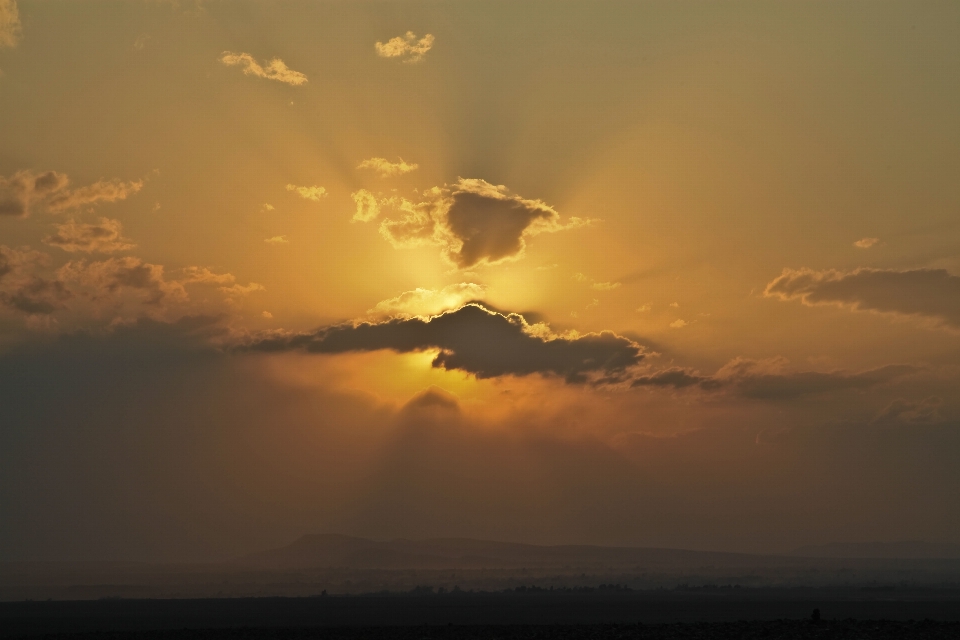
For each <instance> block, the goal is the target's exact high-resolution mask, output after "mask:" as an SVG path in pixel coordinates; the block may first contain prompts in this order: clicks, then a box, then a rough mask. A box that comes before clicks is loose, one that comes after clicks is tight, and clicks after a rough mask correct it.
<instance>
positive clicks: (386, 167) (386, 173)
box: [357, 158, 420, 178]
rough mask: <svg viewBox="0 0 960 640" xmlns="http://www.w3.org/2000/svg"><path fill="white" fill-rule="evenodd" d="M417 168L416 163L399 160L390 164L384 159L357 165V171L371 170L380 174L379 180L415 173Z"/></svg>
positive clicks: (365, 161) (375, 159) (374, 159)
mask: <svg viewBox="0 0 960 640" xmlns="http://www.w3.org/2000/svg"><path fill="white" fill-rule="evenodd" d="M419 166H420V165H418V164H416V163H408V162H404V160H403V158H400V162H390V161H389V160H387V159H386V158H370V159H369V160H364V161H363V162H361V163H360V164H358V165H357V169H372V170H374V171H376V172H377V173H378V174H380V177H381V178H392V177H394V176H402V175H403V174H405V173H410V172H411V171H416V170H417V169H418V168H419Z"/></svg>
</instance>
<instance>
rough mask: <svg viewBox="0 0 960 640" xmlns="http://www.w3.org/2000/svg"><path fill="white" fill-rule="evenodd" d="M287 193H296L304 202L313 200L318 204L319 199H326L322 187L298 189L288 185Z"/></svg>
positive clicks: (325, 191)
mask: <svg viewBox="0 0 960 640" xmlns="http://www.w3.org/2000/svg"><path fill="white" fill-rule="evenodd" d="M287 191H296V192H297V193H298V194H299V195H300V197H301V198H303V199H304V200H313V201H314V202H320V198H326V197H327V190H326V189H325V188H324V187H318V186H316V185H314V186H312V187H298V186H297V185H295V184H288V185H287Z"/></svg>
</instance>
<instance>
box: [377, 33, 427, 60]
mask: <svg viewBox="0 0 960 640" xmlns="http://www.w3.org/2000/svg"><path fill="white" fill-rule="evenodd" d="M431 47H433V36H432V35H430V34H429V33H428V34H427V35H425V36H423V37H422V38H420V39H419V40H417V36H416V34H415V33H414V32H413V31H407V32H406V33H405V34H403V35H402V36H397V37H396V38H391V39H389V40H387V42H386V43H383V42H377V43H376V44H375V45H374V48H375V49H376V50H377V55H378V56H380V57H381V58H400V59H401V60H403V61H404V62H419V61H420V60H422V59H423V56H425V55H426V54H427V52H428V51H430V48H431Z"/></svg>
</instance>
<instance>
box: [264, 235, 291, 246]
mask: <svg viewBox="0 0 960 640" xmlns="http://www.w3.org/2000/svg"><path fill="white" fill-rule="evenodd" d="M264 242H266V243H267V244H290V241H289V240H287V236H273V237H272V238H266V239H265V240H264Z"/></svg>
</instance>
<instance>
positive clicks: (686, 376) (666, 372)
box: [630, 367, 707, 389]
mask: <svg viewBox="0 0 960 640" xmlns="http://www.w3.org/2000/svg"><path fill="white" fill-rule="evenodd" d="M705 380H707V378H704V377H703V376H701V375H699V374H697V373H696V372H692V371H690V370H689V369H681V368H679V367H673V368H670V369H663V370H661V371H657V372H655V373H651V374H648V375H643V376H638V377H636V378H634V379H633V381H632V382H631V383H630V386H632V387H673V388H675V389H683V388H685V387H692V386H694V385H700V384H702V383H703V382H704V381H705Z"/></svg>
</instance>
